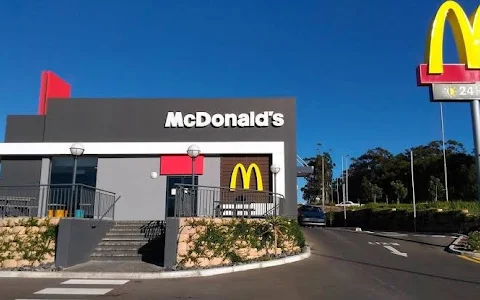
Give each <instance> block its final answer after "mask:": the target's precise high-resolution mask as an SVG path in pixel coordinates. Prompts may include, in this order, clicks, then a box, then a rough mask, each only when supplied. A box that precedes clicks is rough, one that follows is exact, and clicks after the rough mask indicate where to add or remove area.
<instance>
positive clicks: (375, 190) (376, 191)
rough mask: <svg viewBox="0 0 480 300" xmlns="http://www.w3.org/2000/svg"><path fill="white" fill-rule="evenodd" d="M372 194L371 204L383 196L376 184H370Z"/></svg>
mask: <svg viewBox="0 0 480 300" xmlns="http://www.w3.org/2000/svg"><path fill="white" fill-rule="evenodd" d="M372 194H373V202H374V203H377V198H378V199H381V198H382V196H383V189H382V188H381V187H379V186H378V185H376V184H372Z"/></svg>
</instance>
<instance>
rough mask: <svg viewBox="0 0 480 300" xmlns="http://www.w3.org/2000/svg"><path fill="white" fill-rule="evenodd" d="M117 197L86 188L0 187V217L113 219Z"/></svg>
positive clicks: (85, 186)
mask: <svg viewBox="0 0 480 300" xmlns="http://www.w3.org/2000/svg"><path fill="white" fill-rule="evenodd" d="M114 202H115V193H112V192H109V191H105V190H101V189H97V188H95V187H92V186H87V185H84V184H52V185H18V186H5V185H0V217H10V216H12V217H20V216H21V217H23V216H28V217H46V216H50V217H77V218H95V219H97V218H99V217H100V216H103V215H105V217H109V218H111V219H113V218H114V216H115V209H110V210H109V208H110V207H111V206H112V204H113V203H114Z"/></svg>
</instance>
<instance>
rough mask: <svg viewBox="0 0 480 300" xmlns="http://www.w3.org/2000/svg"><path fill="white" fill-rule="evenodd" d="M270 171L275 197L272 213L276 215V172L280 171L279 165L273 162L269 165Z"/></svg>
mask: <svg viewBox="0 0 480 300" xmlns="http://www.w3.org/2000/svg"><path fill="white" fill-rule="evenodd" d="M270 171H271V172H272V174H273V197H274V199H275V200H274V203H273V207H274V210H273V213H274V216H276V215H277V208H276V207H277V174H278V173H279V172H280V166H279V165H276V164H273V165H271V166H270Z"/></svg>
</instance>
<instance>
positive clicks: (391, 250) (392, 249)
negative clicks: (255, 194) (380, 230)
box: [383, 246, 408, 257]
mask: <svg viewBox="0 0 480 300" xmlns="http://www.w3.org/2000/svg"><path fill="white" fill-rule="evenodd" d="M383 247H384V248H386V249H388V250H390V252H391V253H392V254H395V255H400V256H403V257H408V254H407V253H404V252H400V251H398V250H397V249H395V248H393V247H392V246H383Z"/></svg>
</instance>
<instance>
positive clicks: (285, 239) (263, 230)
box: [177, 217, 305, 267]
mask: <svg viewBox="0 0 480 300" xmlns="http://www.w3.org/2000/svg"><path fill="white" fill-rule="evenodd" d="M304 246H305V237H304V236H303V233H302V231H301V229H300V227H299V225H298V224H297V222H296V221H295V220H291V219H287V218H282V217H276V218H269V219H266V220H254V219H202V218H194V219H193V218H192V219H186V220H184V221H183V224H181V228H180V235H179V241H178V256H177V262H178V264H179V265H180V266H183V267H193V266H216V265H222V264H230V263H238V262H245V261H251V260H267V259H270V258H271V257H274V256H277V255H281V254H283V255H289V254H295V253H299V252H301V248H303V247H304Z"/></svg>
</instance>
